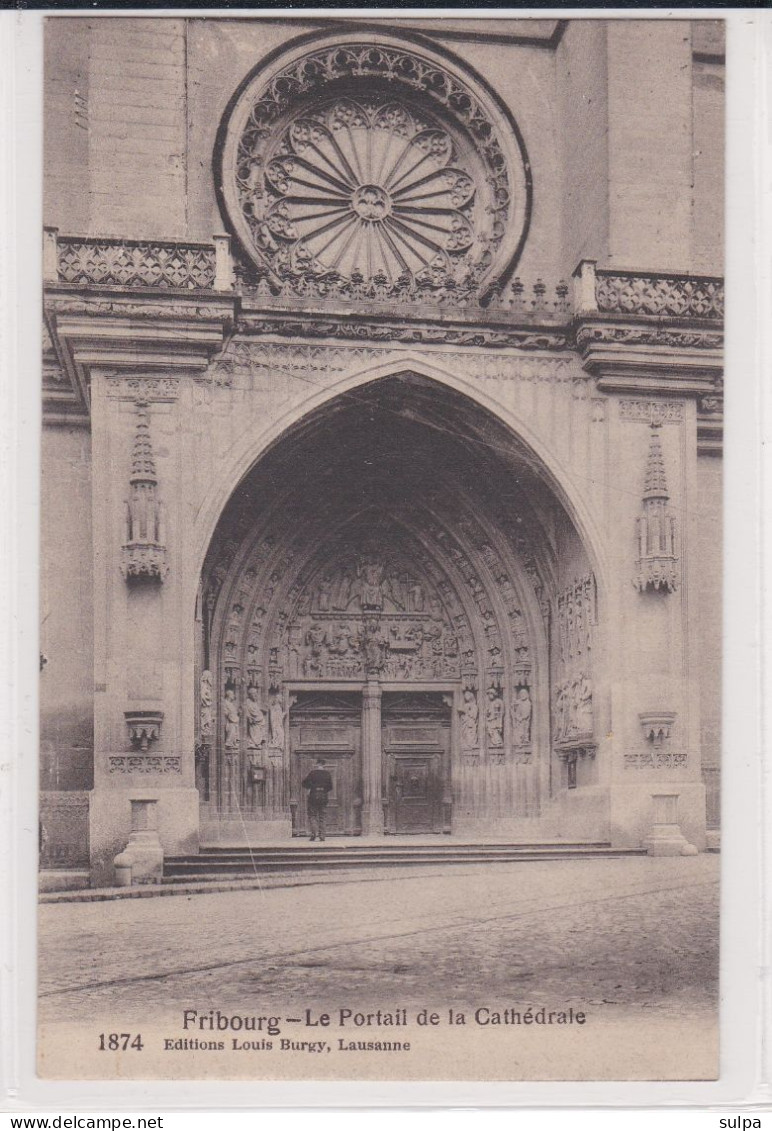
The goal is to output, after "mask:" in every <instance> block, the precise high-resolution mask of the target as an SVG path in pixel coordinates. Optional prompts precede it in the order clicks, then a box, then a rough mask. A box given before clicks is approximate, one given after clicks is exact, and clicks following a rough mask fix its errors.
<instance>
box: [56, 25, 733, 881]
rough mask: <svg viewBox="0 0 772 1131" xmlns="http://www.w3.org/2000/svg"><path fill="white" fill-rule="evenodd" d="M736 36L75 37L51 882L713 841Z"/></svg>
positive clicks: (365, 32)
mask: <svg viewBox="0 0 772 1131" xmlns="http://www.w3.org/2000/svg"><path fill="white" fill-rule="evenodd" d="M720 30H721V29H720V25H719V24H717V23H716V22H710V21H709V22H691V23H690V22H688V21H681V20H673V21H671V20H661V21H658V20H655V21H637V20H627V19H624V20H614V21H608V22H604V21H601V20H576V21H557V20H550V19H538V20H507V21H499V20H482V21H476V22H472V21H462V20H459V21H454V20H442V21H432V20H427V21H425V22H420V21H405V22H404V23H400V22H399V21H397V22H396V23H390V24H389V25H388V26H387V25H386V24H385V23H371V24H363V23H361V22H358V21H355V20H352V21H327V22H325V21H320V20H311V19H297V20H294V21H292V23H291V24H289V23H287V22H286V21H281V20H278V19H271V18H259V19H256V18H230V17H227V16H226V17H223V18H217V19H195V18H177V17H174V16H169V17H167V18H138V17H126V18H123V17H112V18H90V17H75V18H55V19H51V20H49V24H48V28H47V64H46V170H45V177H46V185H45V189H46V192H45V222H46V224H47V227H46V230H45V233H44V283H45V326H44V358H43V382H44V389H43V392H44V402H45V411H44V439H43V458H44V468H43V499H42V502H43V541H42V561H43V588H42V594H43V596H42V606H43V609H42V621H43V627H42V630H41V667H42V672H41V703H42V718H41V789H42V801H41V840H42V846H43V848H42V854H43V863H44V866H45V867H47V868H49V869H60V870H70V871H71V870H73V869H78V868H82V869H85V868H90V872H91V879H92V882H94V883H105V882H110V881H111V879H112V877H113V875H114V859H115V857H116V856H117V855H119V854H120V853H121V852H122V850H123V849H124V848H125V846H126V844H127V841H128V840H129V837H130V835H133V836H134V837H135V839H136V837H137V836H138V835H139V837H140V839H141V836H142V833H143V825H144V823H148V824H149V825H150V826H152V829H156V828H157V833H158V837H159V839H160V844H161V846H162V849H163V851H164V853H165V854H167V855H175V854H180V853H183V852H194V851H195V850H196V849H197V848H198V847H199V846H200V845H202V844H208V845H214V844H221V845H222V844H225V845H227V844H232V845H238V844H245V843H248V844H261V843H264V842H266V841H274V842H275V841H282V840H284V839H286V840H289V839H290V838H292V837H299V836H303V835H305V834H306V833H307V831H308V830H307V815H306V811H305V804H304V797H303V792H304V791H303V789H302V786H301V782H302V780H303V778H304V776H305V774H306V773H307V772H308V770H309V768H310V767H311V766H313V765H314V763H315V761H316V759H317V758H318V757H320V756H321V757H323V758H324V760H325V763H326V765H327V767H328V768H329V770H330V772H331V774H332V777H333V783H334V788H333V792H332V794H331V799H330V806H329V813H328V829H329V832H330V833H331V834H336V833H337V834H342V835H346V836H351V837H354V836H361V837H365V838H371V839H372V838H382V837H386V836H397V837H399V836H408V835H412V836H414V837H416V836H425V837H430V836H432V835H435V834H437V835H440V836H441V835H443V834H445V835H449V836H451V837H458V838H468V839H474V840H485V839H486V838H491V839H497V840H501V839H509V840H511V841H518V842H533V843H544V842H548V841H555V842H560V841H561V840H562V841H566V842H572V843H575V842H592V843H604V844H610V845H612V846H615V847H640V846H641V845H642V844H643V843H644V841H645V839H646V838H647V836H648V835H649V833H650V830H651V827H652V824H653V823H656V822H657V821H660V822H662V821H664V820H665V817H667V820H668V821H669V822H670V824H678V825H679V826H680V830H681V831H682V833H683V834H684V836H685V838H686V840H687V841H689V842H691V843H692V844H694V845H696V846H697V848H699V849H703V848H705V846H706V843H709V842H710V840H711V838H715V835H716V833H715V831H714V830H716V829H717V824H718V803H717V798H718V780H719V779H718V772H719V731H720V723H719V720H720V624H721V613H720V545H721V535H720V521H721V471H720V452H721V421H722V355H721V349H722V315H723V284H722V281H721V278H720V273H721V248H722V240H723V237H722V230H721V221H722V199H721V193H722V146H723V126H722V98H723V95H722V89H723V45H722V41H721V36H720ZM663 814H664V816H663ZM151 831H152V830H151ZM154 835H155V834H154V832H153V836H154Z"/></svg>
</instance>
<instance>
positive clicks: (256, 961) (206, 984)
mask: <svg viewBox="0 0 772 1131" xmlns="http://www.w3.org/2000/svg"><path fill="white" fill-rule="evenodd" d="M718 865H719V860H718V857H715V856H700V857H694V858H685V859H665V860H662V859H660V860H654V859H648V858H630V859H621V860H575V861H560V862H557V861H549V862H537V863H527V864H524V863H515V864H497V865H484V866H473V865H464V866H459V867H452V868H449V867H444V868H437V867H427V868H416V869H389V870H387V869H383V870H379V871H377V872H360V873H358V874H357V875H356V877H355V879H353V880H351V879H349V880H347V882H343V883H340V884H338V883H333V884H324V885H308V886H302V887H292V888H274V889H270V890H265V891H260V890H252V891H241V892H224V893H217V894H211V895H195V896H190V897H183V896H179V897H175V898H166V899H146V900H145V899H143V900H125V901H115V902H110V903H94V904H81V903H72V904H63V905H45V906H42V907H41V909H40V954H41V964H40V992H41V1002H40V1010H41V1012H40V1019H41V1022H42V1023H43V1024H46V1023H48V1022H51V1023H56V1022H61V1021H62V1020H63V1019H64V1018H66V1019H67V1021H68V1023H84V1024H88V1023H91V1022H93V1023H95V1024H96V1019H97V1018H105V1019H110V1020H111V1024H112V1027H115V1026H116V1025H117V1024H118V1019H120V1028H122V1029H124V1028H127V1027H128V1028H131V1027H133V1026H137V1025H140V1024H145V1025H147V1024H148V1023H149V1022H151V1021H152V1020H153V1019H154V1018H161V1017H162V1016H163V1017H169V1016H171V1015H175V1016H177V1017H181V1015H182V1011H183V1010H184V1009H186V1008H190V1007H195V1008H196V1009H197V1010H198V1011H199V1012H201V1011H205V1010H209V1009H219V1010H221V1011H222V1012H224V1013H231V1012H233V1013H235V1012H239V1013H242V1014H245V1013H260V1014H264V1013H276V1014H277V1015H279V1016H281V1017H285V1016H287V1015H298V1013H299V1012H300V1011H302V1010H305V1009H306V1008H311V1009H314V1010H321V1009H325V1008H328V1009H333V1010H334V1009H336V1008H338V1007H339V1006H341V1005H345V1006H346V1007H348V1008H351V1009H352V1010H362V1011H364V1012H367V1011H369V1010H373V1009H375V1008H377V1007H380V1008H383V1009H389V1008H396V1007H397V1006H399V1007H402V1008H407V1009H408V1010H412V1011H413V1012H415V1010H417V1009H419V1008H430V1009H431V1008H437V1009H444V1010H445V1011H446V1012H447V1007H448V1006H453V1007H454V1008H456V1009H460V1010H465V1011H467V1012H470V1013H471V1012H473V1011H474V1010H475V1009H476V1008H478V1007H479V1006H480V1005H481V1004H482V1005H485V1004H497V1005H501V1006H502V1007H504V1006H507V1007H511V1008H514V1009H522V1010H526V1009H527V1008H528V1006H529V1005H530V1006H533V1007H534V1008H535V1007H536V1006H545V1007H547V1008H548V1009H557V1008H568V1007H573V1008H574V1009H575V1010H584V1011H585V1012H587V1014H588V1016H589V1017H590V1018H591V1019H592V1020H593V1024H594V1025H596V1026H601V1027H602V1026H604V1025H605V1026H607V1027H608V1025H611V1026H612V1027H613V1025H616V1024H621V1023H625V1024H626V1023H628V1022H636V1019H637V1020H638V1021H644V1020H645V1021H646V1024H647V1025H650V1023H651V1022H653V1021H655V1020H656V1019H659V1020H660V1021H661V1022H662V1024H666V1023H670V1022H674V1023H675V1022H677V1023H678V1024H679V1025H682V1026H683V1025H686V1026H687V1029H688V1028H689V1027H691V1028H693V1029H694V1031H695V1032H697V1031H703V1032H704V1031H708V1030H710V1031H712V1028H713V1026H714V1020H715V1018H714V1010H715V1006H716V1000H717V996H716V995H717V971H718V870H719V868H718ZM598 1031H600V1030H598ZM609 1031H610V1030H609ZM654 1031H655V1032H656V1028H655V1030H654ZM317 1035H318V1034H317ZM355 1035H357V1036H361V1034H359V1033H358V1034H355ZM366 1035H368V1036H372V1034H366ZM392 1035H393V1034H392ZM199 1036H200V1034H199Z"/></svg>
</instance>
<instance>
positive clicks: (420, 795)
mask: <svg viewBox="0 0 772 1131" xmlns="http://www.w3.org/2000/svg"><path fill="white" fill-rule="evenodd" d="M390 761H391V766H390V774H389V807H390V810H391V813H392V814H393V830H392V831H393V832H394V833H396V834H397V835H399V834H406V833H432V832H437V831H438V828H437V824H438V814H439V801H440V798H439V796H438V787H439V784H440V783H439V780H438V773H437V770H438V762H439V758H438V756H437V755H432V754H428V755H427V754H415V755H410V754H402V753H400V754H398V755H396V754H392V755H391V758H390Z"/></svg>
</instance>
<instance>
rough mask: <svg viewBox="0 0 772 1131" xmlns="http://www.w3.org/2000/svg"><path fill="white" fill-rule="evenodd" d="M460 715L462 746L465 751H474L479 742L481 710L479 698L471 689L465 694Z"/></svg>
mask: <svg viewBox="0 0 772 1131" xmlns="http://www.w3.org/2000/svg"><path fill="white" fill-rule="evenodd" d="M458 713H459V715H460V716H461V746H462V748H463V749H464V750H473V749H474V748H475V747H476V746H477V744H478V741H479V732H478V722H479V717H480V709H479V707H478V706H477V696H476V695H475V693H474V691H472V690H471V688H467V690H466V691H465V692H464V694H463V696H462V703H461V706H460V707H459V709H458Z"/></svg>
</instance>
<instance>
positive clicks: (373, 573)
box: [358, 560, 383, 609]
mask: <svg viewBox="0 0 772 1131" xmlns="http://www.w3.org/2000/svg"><path fill="white" fill-rule="evenodd" d="M358 573H359V575H360V589H359V592H360V601H361V603H362V608H363V609H382V608H383V591H382V588H381V582H382V579H383V566H382V565H381V564H380V562H376V561H373V560H370V561H363V562H361V563H360V566H359V570H358Z"/></svg>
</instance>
